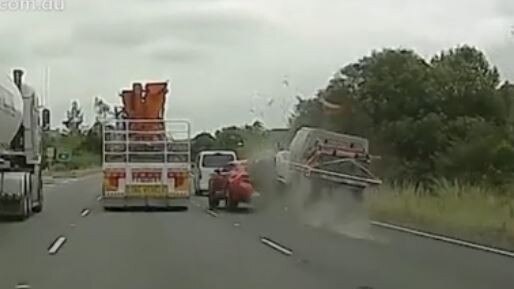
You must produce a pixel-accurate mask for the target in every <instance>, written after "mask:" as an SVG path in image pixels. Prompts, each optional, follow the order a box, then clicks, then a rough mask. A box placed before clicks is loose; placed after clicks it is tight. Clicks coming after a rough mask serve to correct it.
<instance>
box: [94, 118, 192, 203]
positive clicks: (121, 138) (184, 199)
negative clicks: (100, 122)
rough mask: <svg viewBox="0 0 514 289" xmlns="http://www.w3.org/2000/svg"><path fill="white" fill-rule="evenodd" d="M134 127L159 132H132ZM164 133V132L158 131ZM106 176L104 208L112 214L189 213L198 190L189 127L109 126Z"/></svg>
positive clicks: (165, 123) (161, 123) (153, 123)
mask: <svg viewBox="0 0 514 289" xmlns="http://www.w3.org/2000/svg"><path fill="white" fill-rule="evenodd" d="M135 125H145V126H146V127H150V128H154V129H152V130H141V129H133V128H134V127H135ZM159 127H160V128H162V129H155V128H159ZM145 136H147V137H145ZM103 175H104V178H103V186H102V198H101V203H102V205H103V207H104V208H105V209H107V210H109V209H114V208H137V207H139V208H151V207H156V208H169V207H185V208H187V207H188V204H189V198H190V196H191V192H192V189H193V178H192V171H191V129H190V124H189V122H188V121H181V120H120V119H117V120H112V121H109V122H106V123H105V124H104V126H103Z"/></svg>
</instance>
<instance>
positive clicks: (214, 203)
mask: <svg viewBox="0 0 514 289" xmlns="http://www.w3.org/2000/svg"><path fill="white" fill-rule="evenodd" d="M219 205H220V200H219V199H216V198H214V196H212V195H211V194H209V209H211V210H214V209H217V208H218V206H219Z"/></svg>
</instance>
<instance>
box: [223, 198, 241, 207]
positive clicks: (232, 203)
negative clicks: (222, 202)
mask: <svg viewBox="0 0 514 289" xmlns="http://www.w3.org/2000/svg"><path fill="white" fill-rule="evenodd" d="M226 203H227V209H229V210H234V209H236V208H237V205H238V204H239V203H238V202H235V201H233V200H232V199H231V198H230V196H228V197H227V200H226Z"/></svg>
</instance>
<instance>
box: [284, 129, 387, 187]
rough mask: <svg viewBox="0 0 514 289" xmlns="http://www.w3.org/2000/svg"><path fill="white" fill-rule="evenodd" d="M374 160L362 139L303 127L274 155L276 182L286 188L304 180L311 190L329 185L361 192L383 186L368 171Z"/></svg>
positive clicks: (367, 145) (366, 141)
mask: <svg viewBox="0 0 514 289" xmlns="http://www.w3.org/2000/svg"><path fill="white" fill-rule="evenodd" d="M375 158H377V157H374V156H372V155H371V154H370V153H369V144H368V140H367V139H365V138H361V137H357V136H352V135H347V134H340V133H335V132H331V131H327V130H323V129H318V128H310V127H304V128H301V129H300V130H299V131H298V132H297V133H296V134H295V136H294V138H293V140H292V141H291V144H290V146H289V150H284V151H280V152H278V153H277V155H276V157H275V167H276V172H277V179H278V180H279V181H280V182H282V183H285V184H294V183H298V178H299V177H306V178H308V179H309V180H311V181H313V182H312V184H313V185H314V188H316V187H317V186H319V185H321V184H325V185H326V184H329V185H338V186H344V187H346V188H349V189H351V190H352V191H357V192H360V191H362V190H364V189H365V188H367V187H369V186H374V185H379V184H381V183H382V181H381V180H380V179H379V178H377V177H376V176H375V175H374V174H373V173H372V172H371V171H370V170H369V168H368V167H369V164H370V163H371V161H372V160H373V159H375Z"/></svg>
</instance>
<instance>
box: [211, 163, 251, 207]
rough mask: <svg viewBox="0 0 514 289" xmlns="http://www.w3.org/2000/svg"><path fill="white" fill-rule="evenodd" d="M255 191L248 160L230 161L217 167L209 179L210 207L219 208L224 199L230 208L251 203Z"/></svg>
mask: <svg viewBox="0 0 514 289" xmlns="http://www.w3.org/2000/svg"><path fill="white" fill-rule="evenodd" d="M253 193H254V188H253V186H252V184H251V182H250V176H249V174H248V171H247V166H246V161H233V162H230V163H228V164H227V165H225V166H223V167H221V168H219V169H216V170H215V173H214V174H212V176H211V178H210V180H209V208H211V209H215V208H217V207H218V206H219V203H220V201H221V200H224V201H225V205H226V207H227V208H228V209H234V208H236V207H237V206H238V204H239V203H249V202H250V201H251V198H252V195H253Z"/></svg>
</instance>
